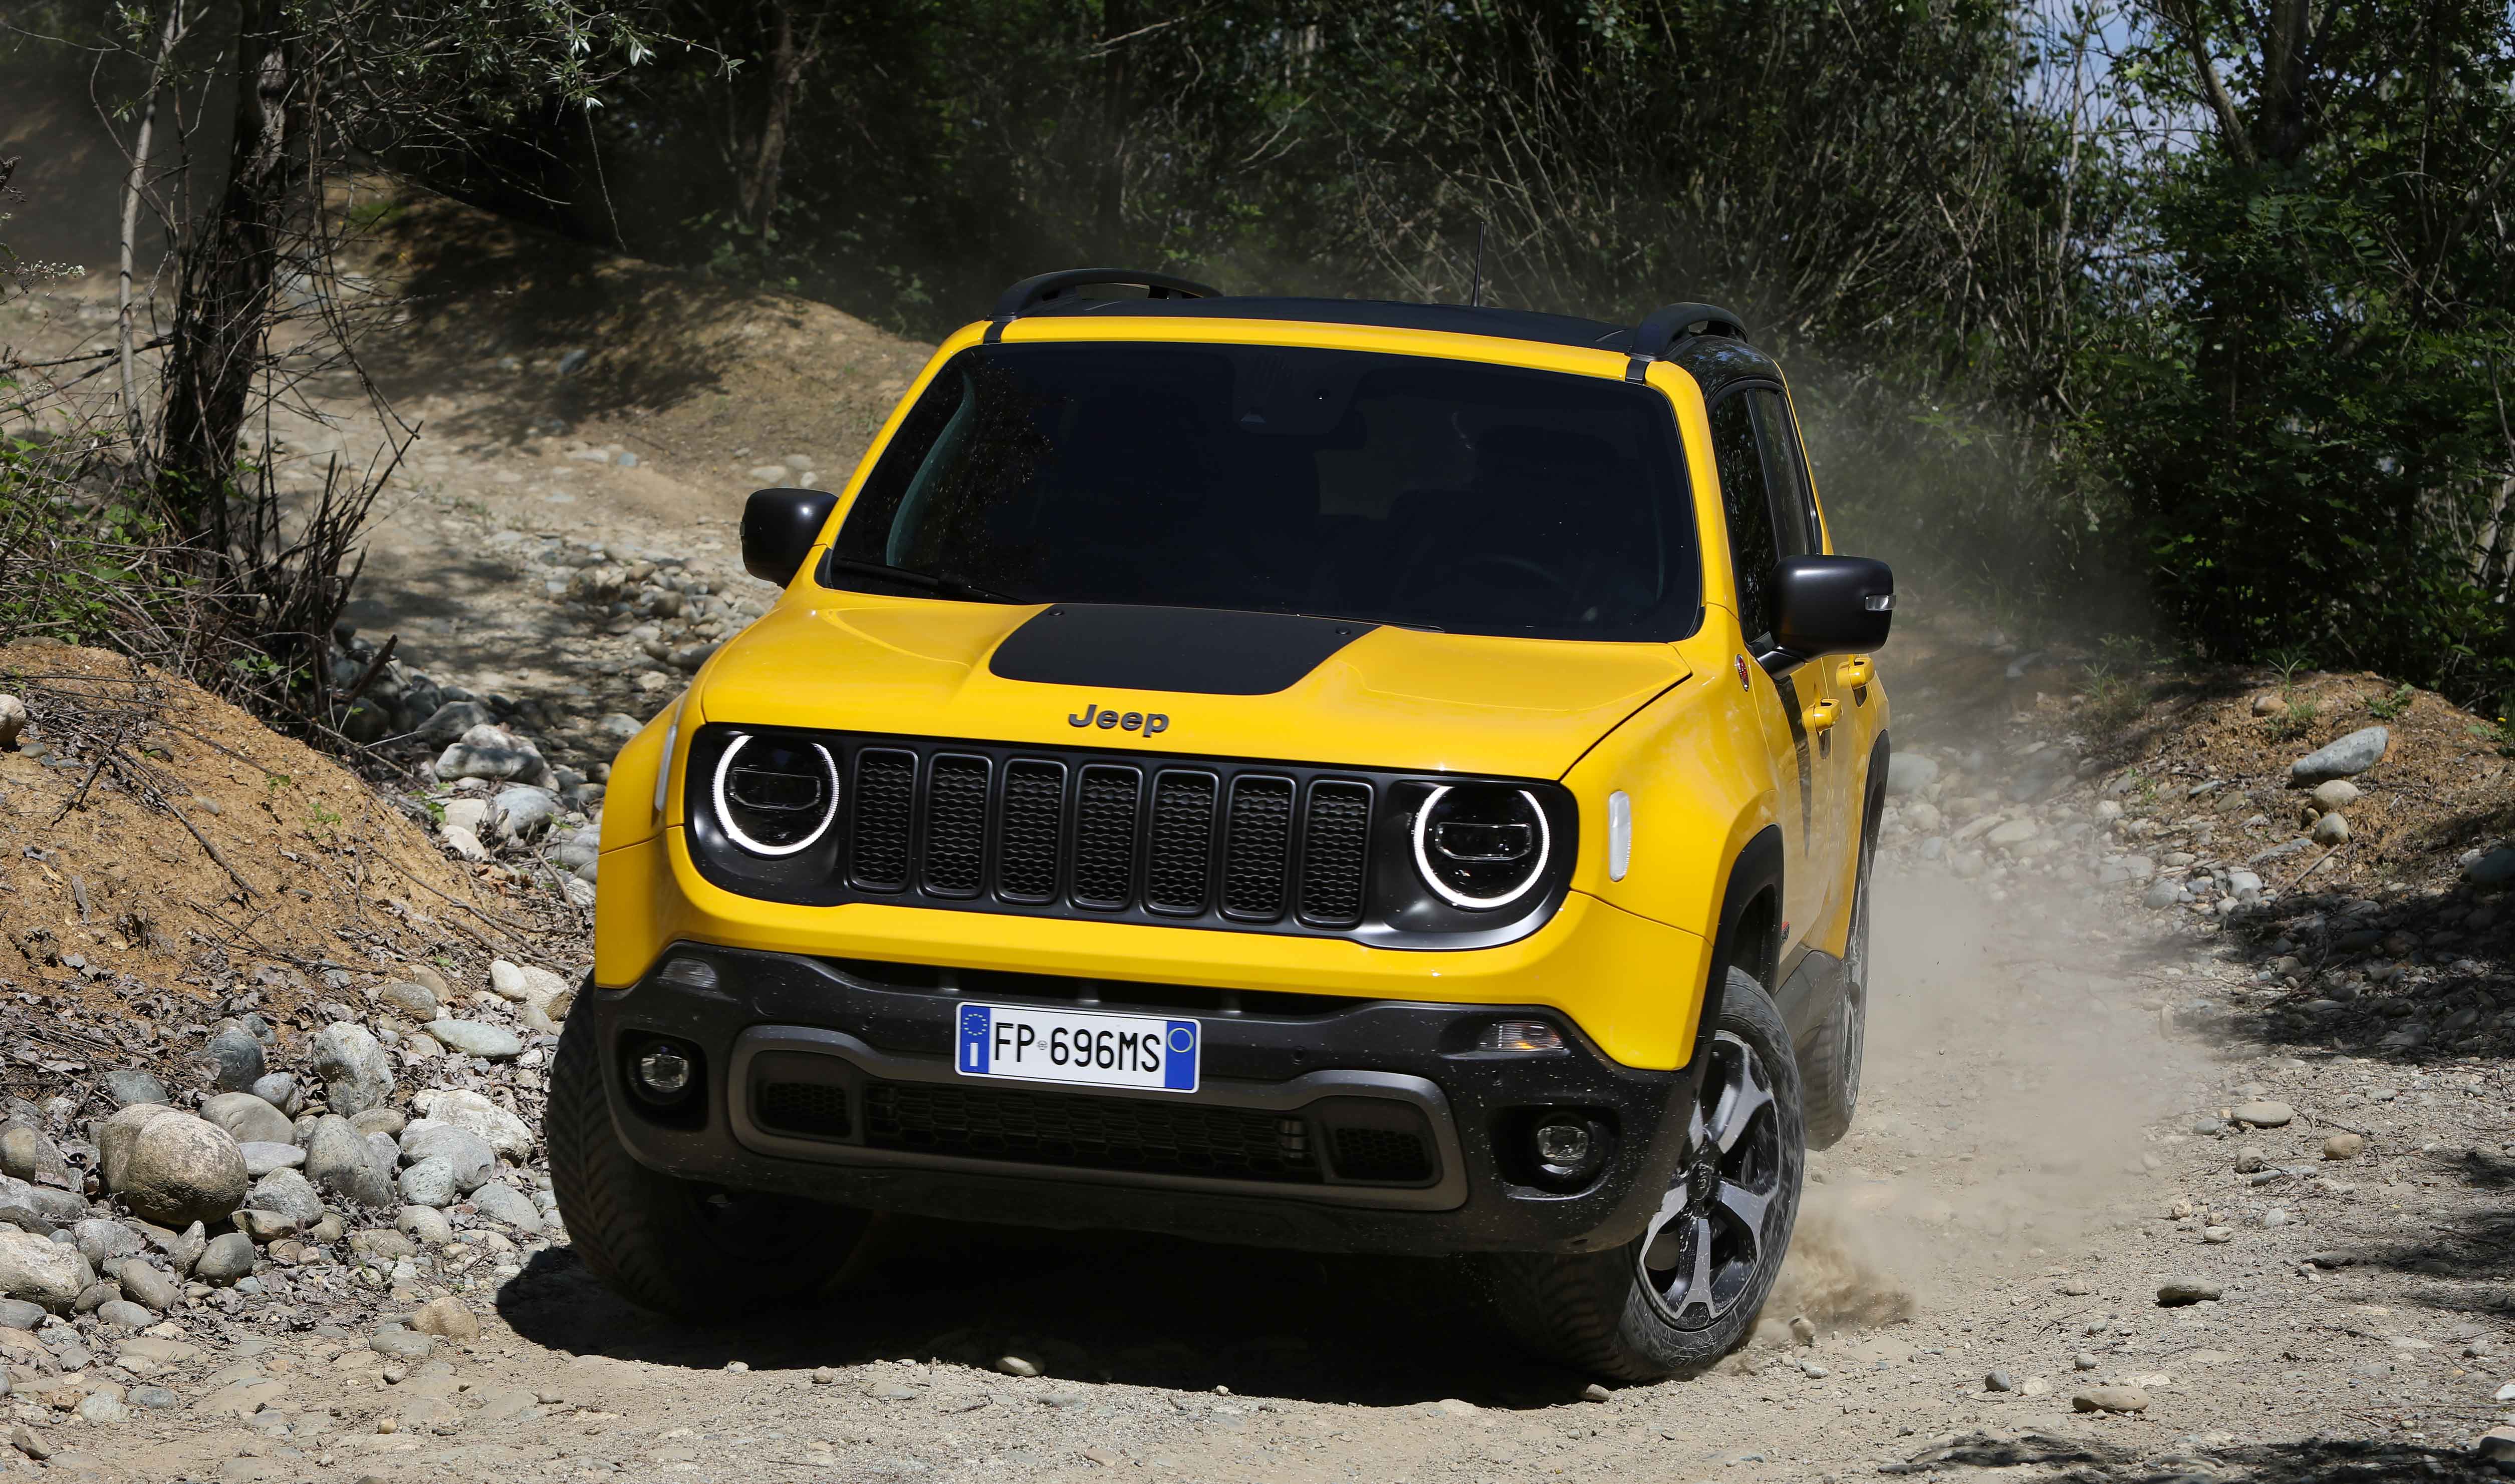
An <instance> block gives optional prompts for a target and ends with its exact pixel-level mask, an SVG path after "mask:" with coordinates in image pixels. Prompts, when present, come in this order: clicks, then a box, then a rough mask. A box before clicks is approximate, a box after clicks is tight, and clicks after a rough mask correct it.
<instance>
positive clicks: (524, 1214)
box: [472, 1180, 542, 1231]
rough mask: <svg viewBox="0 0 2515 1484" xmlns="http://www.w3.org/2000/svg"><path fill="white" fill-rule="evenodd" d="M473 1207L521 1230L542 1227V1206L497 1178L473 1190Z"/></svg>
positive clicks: (489, 1216)
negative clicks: (536, 1204)
mask: <svg viewBox="0 0 2515 1484" xmlns="http://www.w3.org/2000/svg"><path fill="white" fill-rule="evenodd" d="M472 1208H473V1210H474V1211H477V1212H479V1213H480V1214H481V1215H482V1216H487V1217H488V1218H489V1219H491V1220H493V1221H504V1222H505V1223H506V1224H508V1225H509V1226H513V1227H515V1228H516V1229H517V1230H519V1231H539V1230H541V1229H542V1213H541V1208H540V1207H538V1206H535V1205H534V1204H533V1203H532V1202H531V1201H529V1200H526V1199H525V1198H524V1196H523V1194H522V1193H521V1192H520V1191H518V1190H516V1189H515V1187H514V1186H513V1185H508V1184H504V1183H502V1182H500V1181H497V1180H492V1181H490V1182H489V1183H488V1184H486V1185H483V1186H481V1187H480V1188H479V1189H477V1190H474V1191H473V1192H472Z"/></svg>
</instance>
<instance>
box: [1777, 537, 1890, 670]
mask: <svg viewBox="0 0 2515 1484" xmlns="http://www.w3.org/2000/svg"><path fill="white" fill-rule="evenodd" d="M1894 621H1895V573H1894V571H1893V569H1892V568H1890V567H1888V566H1887V565H1886V563H1884V562H1882V561H1872V560H1871V559H1869V558H1868V557H1866V556H1786V557H1784V558H1782V560H1781V562H1780V564H1779V565H1778V566H1776V567H1775V568H1774V570H1773V642H1774V643H1776V644H1778V645H1779V646H1781V647H1782V648H1783V649H1785V650H1788V651H1789V652H1790V653H1792V654H1795V655H1797V656H1799V657H1800V658H1802V659H1811V660H1812V659H1815V658H1817V657H1818V656H1819V655H1826V654H1860V653H1865V652H1867V651H1869V650H1872V649H1877V648H1882V647H1884V645H1885V643H1886V631H1887V629H1888V627H1889V626H1891V625H1892V624H1893V623H1894Z"/></svg>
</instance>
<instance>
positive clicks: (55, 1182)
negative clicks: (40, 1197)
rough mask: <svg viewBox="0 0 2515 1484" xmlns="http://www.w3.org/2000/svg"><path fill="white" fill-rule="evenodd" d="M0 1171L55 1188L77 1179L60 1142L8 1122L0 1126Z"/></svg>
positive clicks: (68, 1186)
mask: <svg viewBox="0 0 2515 1484" xmlns="http://www.w3.org/2000/svg"><path fill="white" fill-rule="evenodd" d="M144 1106H154V1105H153V1104H148V1105H144ZM0 1171H5V1172H7V1174H8V1175H9V1177H10V1178H11V1179H15V1180H28V1181H31V1182H33V1183H35V1184H38V1185H50V1186H52V1187H53V1188H54V1189H56V1190H68V1189H71V1188H73V1187H74V1186H76V1185H78V1184H79V1183H80V1181H79V1179H78V1176H77V1175H75V1174H73V1173H72V1172H71V1170H70V1162H69V1159H68V1158H67V1157H66V1156H65V1155H63V1154H62V1146H61V1145H59V1144H56V1143H54V1142H53V1141H52V1140H51V1139H50V1138H48V1137H46V1136H45V1135H44V1134H42V1133H41V1132H40V1131H38V1130H36V1129H32V1128H29V1127H28V1126H26V1125H25V1124H11V1125H9V1127H8V1128H6V1129H5V1130H0Z"/></svg>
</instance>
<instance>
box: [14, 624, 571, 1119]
mask: <svg viewBox="0 0 2515 1484" xmlns="http://www.w3.org/2000/svg"><path fill="white" fill-rule="evenodd" d="M0 693H7V694H13V695H15V696H17V697H19V698H20V699H21V700H22V701H23V702H24V704H25V705H26V707H27V709H28V712H29V714H30V721H29V724H28V725H27V727H26V729H25V731H24V733H23V735H22V736H21V738H20V739H19V742H18V745H17V746H16V747H15V748H14V749H6V750H0V925H5V937H6V940H7V941H6V945H5V947H0V988H5V989H8V990H12V991H14V992H15V993H16V995H17V1001H16V1003H14V1004H13V1003H9V1002H0V1007H5V1009H0V1037H6V1038H7V1039H8V1040H9V1041H10V1042H11V1043H15V1042H17V1041H18V1039H19V1038H20V1037H24V1038H27V1039H28V1040H31V1041H32V1042H34V1043H35V1044H36V1045H37V1046H38V1047H40V1048H42V1049H43V1050H42V1051H41V1052H40V1053H39V1054H38V1055H36V1056H34V1057H32V1058H26V1057H16V1058H12V1059H11V1060H10V1063H9V1066H8V1069H7V1073H6V1078H7V1080H8V1081H9V1083H10V1085H11V1087H12V1089H13V1090H14V1091H17V1092H21V1093H23V1094H26V1095H36V1094H38V1093H40V1094H43V1095H52V1094H55V1093H59V1092H63V1091H65V1090H68V1091H73V1092H75V1091H76V1089H77V1087H79V1086H92V1085H93V1084H92V1079H91V1077H90V1075H89V1074H90V1073H91V1072H93V1073H97V1074H101V1073H103V1071H107V1070H111V1069H113V1068H114V1067H117V1066H129V1065H140V1066H144V1067H147V1068H148V1069H150V1070H152V1071H156V1072H158V1073H159V1074H160V1075H161V1076H164V1077H166V1078H167V1080H168V1081H169V1082H188V1081H190V1080H191V1074H190V1073H189V1071H188V1070H187V1064H188V1059H189V1058H190V1057H191V1056H192V1055H193V1054H195V1053H196V1052H197V1051H198V1050H199V1047H198V1045H197V1044H196V1043H195V1042H193V1041H191V1040H189V1039H188V1038H187V1034H186V1033H187V1031H188V1032H192V1033H197V1032H198V1030H199V1029H200V1022H201V1021H203V1020H205V1019H212V1018H216V1016H217V1015H218V1014H219V1013H220V1012H221V1010H222V1008H225V1009H226V1010H227V1011H228V1012H242V1011H244V1010H259V1011H260V1012H261V1013H262V1014H263V1015H264V1016H265V1017H266V1019H268V1020H269V1021H271V1022H273V1023H276V1024H282V1025H286V1024H295V1025H296V1026H298V1027H299V1028H300V1029H306V1028H310V1027H312V1026H314V1025H319V1024H320V1023H322V1022H321V1020H320V1019H318V1018H316V1015H315V1007H316V1006H317V1005H318V1004H319V1003H321V1002H323V1001H327V1000H329V1001H344V1000H346V1001H351V1002H355V1001H357V1000H358V999H359V996H358V995H357V994H356V993H355V992H354V991H353V990H352V989H351V988H350V981H351V978H352V975H353V974H354V976H355V977H356V979H357V980H358V981H359V982H365V981H367V980H368V979H369V978H370V977H371V976H372V975H373V974H376V973H379V972H396V971H398V972H406V971H407V970H408V969H409V968H410V967H411V966H422V967H432V968H433V970H434V971H437V972H440V973H443V974H449V975H453V976H456V977H458V978H463V977H474V976H475V975H476V973H477V972H478V971H480V969H481V966H483V965H485V963H486V962H487V960H488V959H489V958H490V957H492V956H495V955H506V956H510V957H514V956H519V955H521V954H522V953H524V952H527V951H530V950H528V948H527V946H526V945H528V944H532V945H546V944H547V943H548V942H549V939H550V935H551V933H552V931H553V929H555V928H557V929H561V930H562V931H564V932H565V933H566V935H568V936H573V933H574V929H575V927H576V926H577V925H576V923H575V922H574V920H573V919H571V918H560V917H558V916H557V915H556V912H557V908H556V904H555V902H554V899H553V898H552V897H550V896H549V895H548V894H547V893H535V894H524V893H520V892H515V891H512V890H511V889H502V883H501V882H500V881H499V880H498V879H497V878H493V877H490V876H487V875H475V874H474V871H473V870H472V869H470V868H468V867H466V866H464V865H462V864H461V863H459V862H456V861H451V860H448V859H447V858H446V856H445V854H444V853H443V852H442V851H441V850H440V849H438V847H437V846H436V845H434V844H433V842H432V841H431V840H430V839H429V835H428V832H427V830H426V828H425V827H424V826H423V825H421V824H419V823H417V822H415V821H414V820H413V819H411V818H410V817H408V815H407V814H405V813H404V812H403V810H402V808H401V807H399V806H397V805H396V804H395V803H394V802H393V801H392V800H391V799H389V798H387V797H384V796H380V795H379V794H378V793H377V792H376V791H375V790H374V789H372V788H371V787H370V786H369V785H368V784H367V783H365V782H364V781H363V780H361V779H359V778H358V777H357V776H356V775H354V774H352V773H350V771H348V770H347V769H346V768H344V767H342V766H341V765H340V764H339V763H336V762H334V761H333V760H332V759H330V758H327V757H325V756H323V755H321V754H318V753H315V752H313V751H312V750H310V749H309V748H307V747H305V746H304V745H302V744H300V743H298V742H296V741H294V740H292V739H290V738H287V737H283V736H279V735H276V734H274V733H272V732H271V731H269V730H268V729H266V728H265V727H263V726H262V725H260V724H259V723H258V722H256V721H254V719H253V718H251V717H249V716H247V715H246V714H245V713H243V712H241V711H239V710H237V709H236V708H235V707H233V706H230V705H228V704H227V702H225V701H222V700H219V699H218V698H216V697H214V696H211V695H209V694H207V693H205V692H203V691H202V690H201V689H199V688H198V687H197V686H195V685H193V684H191V683H190V682H188V681H186V680H180V679H177V678H174V677H171V676H167V675H165V674H163V673H161V672H158V671H155V670H152V669H149V668H147V667H144V666H140V665H135V664H133V663H132V662H131V661H129V660H126V659H124V658H122V657H120V656H117V655H112V654H108V653H105V652H103V651H101V650H94V649H74V648H67V647H63V646H60V645H52V644H25V643H20V644H13V645H8V646H0Z"/></svg>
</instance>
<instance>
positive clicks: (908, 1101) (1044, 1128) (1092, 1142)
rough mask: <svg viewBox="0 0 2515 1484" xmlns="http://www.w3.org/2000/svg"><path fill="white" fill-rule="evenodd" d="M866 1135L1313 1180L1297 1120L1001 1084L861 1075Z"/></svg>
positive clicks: (1038, 1156)
mask: <svg viewBox="0 0 2515 1484" xmlns="http://www.w3.org/2000/svg"><path fill="white" fill-rule="evenodd" d="M864 1099H865V1142H867V1143H869V1144H871V1145H873V1146H874V1147H875V1148H878V1149H907V1150H916V1151H920V1152H923V1153H928V1154H949V1155H959V1156H963V1157H965V1158H970V1159H995V1160H1007V1161H1012V1162H1017V1163H1021V1164H1031V1165H1061V1166H1067V1167H1070V1168H1078V1169H1089V1170H1134V1171H1142V1172H1144V1173H1147V1174H1156V1175H1209V1176H1213V1177H1216V1178H1221V1179H1242V1180H1275V1181H1284V1182H1292V1183H1304V1184H1316V1183H1318V1182H1319V1180H1320V1179H1321V1175H1320V1173H1319V1167H1318V1158H1317V1156H1316V1154H1315V1153H1314V1152H1313V1151H1312V1149H1311V1146H1310V1138H1309V1132H1308V1126H1307V1125H1306V1124H1304V1123H1303V1122H1302V1121H1301V1120H1300V1119H1299V1118H1288V1117H1284V1116H1282V1115H1280V1114H1274V1113H1258V1112H1252V1111H1250V1110H1248V1109H1244V1108H1216V1107H1208V1106H1204V1105H1201V1104H1197V1103H1185V1102H1155V1101H1148V1100H1137V1099H1134V1098H1117V1097H1092V1096H1084V1095H1077V1094H1074V1093H1063V1092H1015V1091H1012V1090H1010V1089H1003V1088H967V1087H957V1086H929V1085H926V1084H922V1083H905V1082H870V1083H867V1084H866V1086H865V1093H864Z"/></svg>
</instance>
